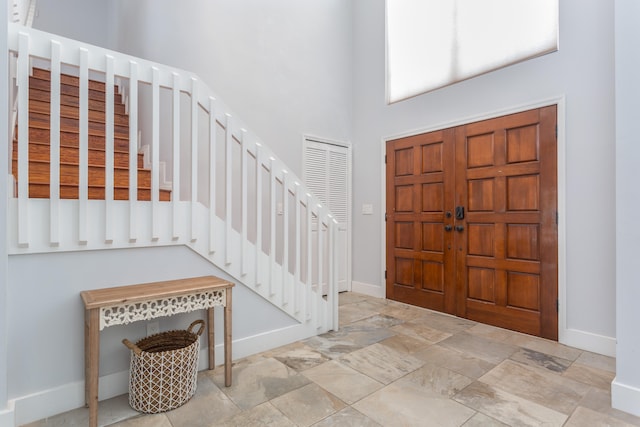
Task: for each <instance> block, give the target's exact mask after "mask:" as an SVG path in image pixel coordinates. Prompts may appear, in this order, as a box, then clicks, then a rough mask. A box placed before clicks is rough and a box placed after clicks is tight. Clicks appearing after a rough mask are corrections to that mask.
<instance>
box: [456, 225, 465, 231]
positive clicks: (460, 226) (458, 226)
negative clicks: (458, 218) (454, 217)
mask: <svg viewBox="0 0 640 427" xmlns="http://www.w3.org/2000/svg"><path fill="white" fill-rule="evenodd" d="M456 231H464V227H463V226H462V225H456Z"/></svg>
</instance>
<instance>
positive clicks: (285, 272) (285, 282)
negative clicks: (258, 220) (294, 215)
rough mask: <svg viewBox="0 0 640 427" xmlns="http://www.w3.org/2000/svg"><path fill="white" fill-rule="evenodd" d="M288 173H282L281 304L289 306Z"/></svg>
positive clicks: (284, 171)
mask: <svg viewBox="0 0 640 427" xmlns="http://www.w3.org/2000/svg"><path fill="white" fill-rule="evenodd" d="M288 176H289V172H288V171H286V170H283V171H282V219H283V221H282V224H283V225H282V238H283V241H282V284H281V286H282V304H283V305H287V304H289V300H290V298H289V179H288Z"/></svg>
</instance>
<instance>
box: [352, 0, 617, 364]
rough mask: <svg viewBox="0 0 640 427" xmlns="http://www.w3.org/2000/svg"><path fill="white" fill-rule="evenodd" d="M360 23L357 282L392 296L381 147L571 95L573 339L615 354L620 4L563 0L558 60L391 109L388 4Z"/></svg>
mask: <svg viewBox="0 0 640 427" xmlns="http://www.w3.org/2000/svg"><path fill="white" fill-rule="evenodd" d="M353 16H354V36H353V37H354V69H353V72H354V79H353V80H354V128H353V150H354V151H353V153H354V154H353V159H354V164H353V170H354V180H353V183H354V187H353V194H354V213H355V214H354V221H353V233H354V234H353V241H354V248H353V254H354V264H353V279H354V281H358V282H364V283H365V284H371V285H374V286H379V287H384V279H383V276H382V271H381V270H382V269H383V268H375V266H377V265H382V266H384V260H382V259H381V253H382V251H383V245H384V235H383V234H381V232H380V231H381V230H382V221H383V217H384V209H385V208H384V206H383V205H382V194H381V192H382V182H383V181H382V180H383V174H384V169H383V167H382V139H383V138H385V137H390V136H395V135H399V134H402V133H406V132H409V131H413V130H425V129H430V128H434V127H438V126H445V125H448V124H451V123H455V122H460V121H463V120H466V119H473V118H478V117H481V116H484V115H486V114H490V113H492V112H500V111H504V110H509V109H512V108H514V107H518V106H527V105H531V104H535V103H538V102H539V101H542V100H546V99H551V98H556V97H562V96H564V97H566V121H565V128H564V129H561V132H564V135H565V136H566V140H565V143H566V163H565V164H562V165H559V167H560V169H561V170H564V171H566V188H565V189H564V190H561V191H564V193H565V194H566V210H565V211H561V212H560V215H561V217H564V218H562V219H564V220H565V221H566V248H567V259H566V280H567V282H566V300H565V301H561V308H564V309H565V310H566V311H564V310H563V311H564V312H565V313H566V326H567V331H566V332H567V333H566V334H565V335H567V336H568V340H569V341H570V342H571V343H573V344H574V345H578V346H581V347H583V348H584V347H585V346H592V347H591V348H592V349H594V350H597V351H601V352H608V353H613V347H614V340H613V339H612V337H614V336H615V288H614V284H615V207H614V205H615V198H614V188H615V187H614V185H615V169H614V136H615V133H614V131H615V129H614V63H613V3H612V2H603V1H598V0H587V1H584V0H563V1H562V2H560V50H559V52H556V53H553V54H549V55H546V56H544V57H540V58H537V59H533V60H530V61H527V62H525V63H521V64H517V65H514V66H511V67H508V68H506V69H503V70H499V71H496V72H493V73H489V74H486V75H483V76H480V77H477V78H474V79H471V80H468V81H465V82H462V83H459V84H456V85H453V86H450V87H448V88H444V89H441V90H437V91H434V92H431V93H428V94H425V95H421V96H418V97H415V98H413V99H410V100H407V101H404V102H399V103H397V104H394V105H390V106H389V105H385V74H384V70H385V35H384V28H385V21H384V0H354V11H353ZM363 203H372V204H373V205H374V215H372V216H363V215H361V214H360V211H361V206H362V204H363ZM381 262H382V264H380V263H381ZM563 304H566V305H563ZM562 314H563V312H561V315H562ZM561 334H562V331H561ZM583 341H584V342H583Z"/></svg>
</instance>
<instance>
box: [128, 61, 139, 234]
mask: <svg viewBox="0 0 640 427" xmlns="http://www.w3.org/2000/svg"><path fill="white" fill-rule="evenodd" d="M129 170H130V171H133V170H138V64H137V63H136V62H135V61H130V62H129ZM137 189H138V174H137V173H130V174H129V240H130V241H133V242H135V241H136V240H137V238H138V212H137V206H138V203H137V201H138V191H137Z"/></svg>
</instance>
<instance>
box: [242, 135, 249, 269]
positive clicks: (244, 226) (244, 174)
mask: <svg viewBox="0 0 640 427" xmlns="http://www.w3.org/2000/svg"><path fill="white" fill-rule="evenodd" d="M246 136H247V130H246V129H241V133H240V165H241V169H242V170H241V175H240V176H241V178H240V179H241V180H242V182H241V188H242V206H241V209H242V232H241V233H242V237H241V239H240V247H241V251H240V274H241V275H242V276H245V275H246V274H247V262H246V252H247V211H248V209H247V180H248V178H247V156H248V154H247V149H246V145H245V143H246V140H245V138H246Z"/></svg>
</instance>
